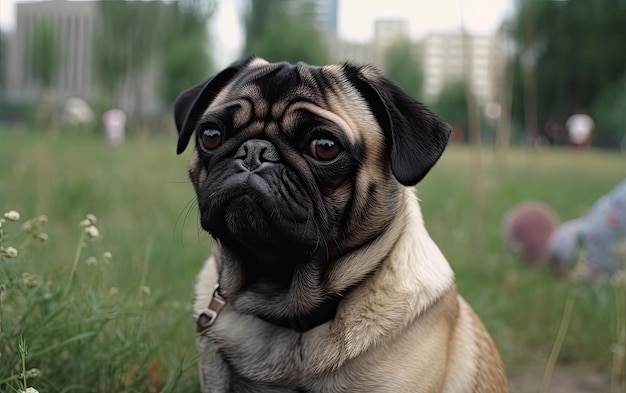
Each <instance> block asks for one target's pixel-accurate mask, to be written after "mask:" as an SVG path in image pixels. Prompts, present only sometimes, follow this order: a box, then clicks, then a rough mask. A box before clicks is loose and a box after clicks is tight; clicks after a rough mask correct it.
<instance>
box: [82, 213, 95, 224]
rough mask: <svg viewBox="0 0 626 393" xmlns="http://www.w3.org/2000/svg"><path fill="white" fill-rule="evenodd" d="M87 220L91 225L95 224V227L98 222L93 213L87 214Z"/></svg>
mask: <svg viewBox="0 0 626 393" xmlns="http://www.w3.org/2000/svg"><path fill="white" fill-rule="evenodd" d="M85 218H86V219H87V220H89V221H91V223H92V224H94V225H95V224H96V223H97V222H98V219H97V218H96V216H94V215H93V214H91V213H89V214H87V216H86V217H85Z"/></svg>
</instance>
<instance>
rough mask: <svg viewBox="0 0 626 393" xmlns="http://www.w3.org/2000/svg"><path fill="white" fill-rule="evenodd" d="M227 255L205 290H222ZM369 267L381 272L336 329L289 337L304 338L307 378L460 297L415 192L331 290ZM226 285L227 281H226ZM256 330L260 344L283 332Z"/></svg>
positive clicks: (350, 259) (342, 264) (343, 309)
mask: <svg viewBox="0 0 626 393" xmlns="http://www.w3.org/2000/svg"><path fill="white" fill-rule="evenodd" d="M223 251H224V250H221V249H220V248H219V247H217V248H215V249H214V255H213V256H214V258H215V265H213V264H212V263H211V264H210V265H211V266H212V268H210V269H209V270H207V269H205V272H203V275H202V276H201V279H200V281H199V283H198V285H200V286H201V287H204V286H207V283H208V284H209V285H214V284H215V280H216V279H217V277H216V276H217V273H218V271H219V270H220V269H219V264H221V263H222V262H223V261H222V258H223V256H222V254H221V253H222V252H223ZM369 264H371V265H372V266H374V265H376V269H375V270H374V271H373V273H371V274H369V275H367V276H366V277H362V276H361V280H362V282H360V283H359V285H358V286H356V287H355V288H353V289H352V290H350V291H349V292H348V293H347V294H346V295H345V297H343V298H342V299H341V302H340V304H339V306H338V308H337V312H336V315H335V317H334V318H333V319H332V320H331V321H330V322H328V323H324V324H322V325H320V326H318V327H316V328H314V329H311V330H309V331H307V332H304V333H298V332H295V331H293V330H290V329H284V330H283V331H282V333H281V334H284V335H286V337H287V336H289V337H291V335H299V337H301V338H300V339H298V342H300V343H301V344H299V345H301V350H300V351H299V352H298V353H299V354H301V355H299V357H298V359H297V364H294V366H295V367H297V366H298V364H299V365H301V366H302V370H301V372H302V373H305V374H317V373H323V372H327V371H330V370H332V369H335V368H337V367H339V366H341V365H342V364H343V363H345V362H346V361H348V360H350V359H353V358H355V357H356V356H358V355H359V354H361V353H363V352H364V351H366V350H367V349H368V348H370V347H372V346H373V345H375V344H376V343H377V342H380V341H382V340H390V339H393V338H394V337H395V336H397V335H399V334H400V333H401V332H403V331H404V330H405V329H406V328H407V326H408V325H409V324H410V323H411V322H413V320H415V319H416V318H418V317H419V316H420V315H423V314H424V313H425V312H426V311H427V310H428V309H429V308H430V307H431V306H432V305H433V304H434V303H435V302H437V300H439V299H441V298H442V297H444V296H446V295H447V294H450V291H453V290H454V275H453V272H452V269H451V268H450V266H449V264H448V262H447V261H446V259H445V258H444V256H443V255H442V253H441V251H440V250H439V248H438V247H437V246H436V245H435V243H434V242H433V240H432V239H431V238H430V236H429V235H428V233H427V231H426V229H425V227H424V224H423V220H422V215H421V211H420V207H419V204H418V202H417V198H416V196H415V194H414V193H413V190H412V189H406V190H404V191H403V195H402V201H401V203H400V208H399V211H398V214H396V215H395V219H394V220H393V222H392V223H391V225H390V226H389V228H387V230H386V231H385V233H384V234H383V235H382V236H381V237H380V238H378V239H376V240H375V241H374V242H372V243H371V244H370V245H368V246H367V247H363V248H361V249H359V250H357V251H355V252H353V253H352V254H350V255H348V256H345V257H344V258H342V259H341V260H339V261H337V263H336V264H335V266H334V268H333V269H332V271H331V272H330V273H329V280H328V281H329V282H328V285H329V288H333V289H334V290H341V288H343V287H344V286H345V285H351V284H353V280H346V277H352V278H354V277H356V276H358V274H359V272H365V271H367V272H371V268H372V266H368V265H369ZM215 268H217V269H216V270H214V269H215ZM211 277H213V278H211ZM222 280H224V277H221V278H220V281H222ZM199 292H202V289H199ZM381 299H384V301H381ZM196 300H197V302H199V303H198V305H199V306H200V307H206V304H208V303H207V302H208V300H209V299H208V297H204V298H203V297H201V298H199V299H196ZM232 306H233V303H231V304H230V307H231V311H230V312H234V313H237V314H241V312H240V311H239V310H238V309H237V308H236V307H234V308H232ZM242 317H244V315H242ZM254 329H255V334H257V335H259V337H263V336H264V335H266V334H267V335H268V336H272V335H275V334H276V333H277V332H276V330H275V329H276V326H275V325H272V324H269V323H266V324H255V325H254ZM319 348H324V349H323V350H319ZM259 356H260V357H261V358H264V357H263V356H262V355H261V354H259ZM266 360H267V361H268V362H269V363H268V364H264V365H263V366H264V367H266V368H268V369H271V368H272V367H273V365H272V364H270V363H271V361H269V359H266ZM294 362H295V360H294ZM276 367H278V365H276Z"/></svg>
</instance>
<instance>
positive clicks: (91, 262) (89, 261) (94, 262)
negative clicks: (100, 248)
mask: <svg viewBox="0 0 626 393" xmlns="http://www.w3.org/2000/svg"><path fill="white" fill-rule="evenodd" d="M85 263H86V264H87V266H94V265H97V264H98V260H97V259H96V257H89V258H87V260H86V261H85Z"/></svg>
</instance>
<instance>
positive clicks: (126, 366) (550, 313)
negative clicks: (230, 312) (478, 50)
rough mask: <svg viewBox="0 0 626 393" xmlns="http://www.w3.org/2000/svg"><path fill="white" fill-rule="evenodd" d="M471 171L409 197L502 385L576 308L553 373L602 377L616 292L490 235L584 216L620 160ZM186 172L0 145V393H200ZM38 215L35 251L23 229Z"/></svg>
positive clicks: (580, 158)
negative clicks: (0, 248)
mask: <svg viewBox="0 0 626 393" xmlns="http://www.w3.org/2000/svg"><path fill="white" fill-rule="evenodd" d="M475 157H476V155H475V153H474V152H473V151H471V150H468V149H464V148H458V147H452V148H450V149H449V150H448V152H446V154H444V157H443V158H442V160H441V161H440V163H439V164H438V165H437V166H436V167H435V168H434V169H433V171H432V172H431V173H430V174H429V176H427V178H426V179H425V180H424V181H423V182H422V183H421V184H420V185H419V186H418V190H419V198H420V199H421V201H422V208H423V211H424V216H425V220H426V225H427V227H428V229H429V231H430V233H431V235H432V236H433V238H434V239H435V241H436V242H437V243H438V244H439V245H440V247H441V248H442V250H443V252H444V254H446V256H447V257H448V259H449V260H450V262H451V264H452V266H453V268H454V269H455V271H456V275H457V281H458V287H459V289H460V291H461V292H462V293H463V295H464V296H465V297H466V298H467V300H468V301H469V302H470V303H471V304H472V305H473V306H474V307H475V309H476V311H477V312H478V314H479V315H480V316H481V317H482V319H483V321H484V323H485V325H486V326H487V328H488V329H489V331H490V332H491V333H492V334H493V337H494V339H495V341H496V343H497V344H498V346H499V348H500V350H501V352H502V355H503V358H504V360H505V363H506V366H507V368H508V370H509V372H510V373H515V372H516V371H517V370H519V369H521V368H523V367H525V366H527V365H536V364H545V362H546V360H547V358H548V355H549V353H550V351H551V349H552V345H553V342H554V340H555V336H556V333H557V330H558V328H559V325H560V321H561V317H562V314H563V308H564V305H565V302H566V299H567V298H568V296H570V294H573V295H572V296H574V299H575V307H574V309H573V313H572V318H571V323H570V326H569V329H568V332H567V336H566V338H565V341H564V344H563V348H562V351H561V353H560V357H559V361H560V362H566V363H575V364H585V365H586V366H591V367H594V368H596V369H598V370H602V371H605V372H606V373H607V375H608V372H609V369H610V367H611V364H612V352H611V348H612V347H611V346H612V344H614V343H615V341H616V324H617V323H618V321H617V312H616V308H617V307H618V305H619V298H618V297H617V292H616V288H615V287H613V286H611V285H608V284H606V283H599V282H594V283H583V284H574V283H571V282H568V281H566V280H561V279H556V278H555V277H553V276H552V275H550V274H549V273H548V272H546V271H542V270H538V269H530V268H527V267H525V266H522V265H521V264H520V263H519V261H516V260H515V259H514V258H512V257H511V256H510V255H509V254H508V253H507V252H505V250H503V248H502V246H501V242H500V237H499V231H500V220H501V218H502V215H503V214H504V212H505V211H506V209H508V208H509V207H511V206H512V205H513V204H515V203H518V202H520V201H522V200H526V199H539V200H543V201H545V202H547V203H550V204H551V205H552V206H554V207H555V209H556V210H557V212H558V213H559V214H560V215H561V218H563V219H569V218H575V217H578V216H580V215H581V214H583V213H584V212H585V210H586V209H587V208H589V206H590V205H591V204H592V203H593V202H594V201H595V200H596V199H597V198H598V197H600V196H601V195H603V194H604V193H606V192H607V191H608V190H609V189H610V188H611V187H612V186H614V185H615V184H617V182H619V181H620V180H621V179H623V178H624V176H626V159H625V158H624V157H623V156H619V155H617V154H614V153H608V152H602V151H591V152H587V153H584V154H574V153H573V152H570V151H566V150H562V151H560V150H553V151H545V152H531V151H523V150H520V151H516V150H514V151H512V152H511V153H510V154H509V155H508V156H507V157H506V161H504V162H502V161H498V160H496V157H495V156H494V154H493V152H492V151H490V150H487V149H484V150H483V151H482V154H481V157H480V159H481V161H480V165H479V166H476V165H475V163H476V161H475ZM186 161H187V159H186V157H184V156H176V155H175V136H174V135H171V136H169V137H160V138H153V139H141V138H137V139H133V140H130V141H129V142H128V143H126V144H124V145H122V146H118V147H110V146H107V145H106V144H105V142H104V140H102V139H100V138H97V137H94V136H89V135H45V134H41V133H35V132H33V133H21V134H16V133H8V132H7V133H2V132H0V215H1V214H2V213H3V212H5V211H8V210H11V209H15V210H17V211H19V212H20V214H21V216H22V218H21V219H20V221H18V222H8V221H7V222H5V223H3V228H2V229H3V230H4V237H3V238H2V240H1V242H2V245H5V246H14V247H16V248H17V249H18V251H19V255H18V256H17V257H16V258H12V259H0V285H1V286H0V289H1V290H2V291H3V295H2V297H1V300H0V329H1V331H0V392H4V391H7V392H12V391H14V390H15V389H23V388H25V386H23V384H24V381H23V376H22V375H21V374H22V373H23V371H24V368H25V369H26V370H31V369H37V370H38V372H37V374H38V375H39V376H37V377H31V378H30V379H28V380H27V381H26V383H27V385H28V386H33V387H35V388H37V389H38V390H39V392H42V393H43V392H62V391H66V392H70V391H71V392H126V391H127V392H149V391H160V390H165V391H197V390H198V384H197V377H196V371H195V370H196V368H195V364H194V362H195V359H196V354H195V348H194V344H195V332H194V322H193V321H192V319H191V316H190V315H191V307H190V304H191V299H192V286H193V282H194V278H195V274H196V273H197V272H198V270H199V269H200V266H201V264H202V261H203V259H204V258H205V257H206V255H207V254H208V252H209V247H210V246H209V244H210V242H209V239H208V235H206V234H205V233H203V232H202V231H200V230H199V229H198V228H199V226H198V216H197V212H196V210H197V207H196V205H195V201H194V194H193V190H192V187H191V185H190V184H189V182H188V180H187V175H186V166H187V162H186ZM87 214H93V215H95V216H96V217H97V223H96V224H95V225H96V227H97V228H98V230H99V236H98V237H97V238H94V239H91V238H89V237H88V236H86V235H85V232H84V227H81V226H80V223H81V221H82V220H83V219H84V218H85V216H86V215H87ZM40 215H46V217H47V222H46V223H45V224H42V225H41V228H40V229H39V232H44V233H46V234H47V235H48V240H47V241H45V242H41V241H39V240H37V239H35V238H34V237H33V235H32V233H26V232H25V231H24V230H23V229H22V225H23V224H24V222H25V221H26V220H28V219H30V218H33V217H39V216H40ZM27 239H31V240H27ZM25 242H26V244H24V243H25ZM82 243H84V247H83V245H82ZM105 252H109V253H110V254H111V258H110V260H108V258H103V255H104V254H105ZM77 254H78V258H77V264H76V269H75V271H73V266H74V261H75V259H76V258H75V256H76V255H77ZM107 255H108V254H107ZM92 257H93V258H92ZM24 274H27V275H24ZM70 277H71V283H70V284H69V285H68V282H70ZM66 288H68V289H67V293H65V292H66ZM21 340H23V343H24V344H25V347H26V352H27V353H26V354H24V352H23V351H20V346H19V343H20V341H21ZM22 360H24V365H22ZM29 375H30V374H29ZM539 378H540V376H539Z"/></svg>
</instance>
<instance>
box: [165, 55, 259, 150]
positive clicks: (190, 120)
mask: <svg viewBox="0 0 626 393" xmlns="http://www.w3.org/2000/svg"><path fill="white" fill-rule="evenodd" d="M252 60H254V57H249V58H247V59H245V60H241V61H238V62H235V63H233V64H231V65H230V66H228V67H227V68H226V69H224V70H222V71H221V72H219V73H218V74H216V75H214V76H212V77H210V78H209V79H207V80H205V81H204V82H202V83H200V84H198V85H196V86H193V87H190V88H189V89H187V90H185V91H183V92H182V93H180V95H179V96H178V98H176V101H175V102H174V122H175V123H176V128H177V129H178V146H177V149H176V153H177V154H180V153H182V152H183V151H185V149H186V148H187V145H188V144H189V140H190V139H191V135H193V131H194V129H195V127H196V123H197V122H198V120H199V119H200V117H201V116H202V113H203V112H204V111H205V110H206V108H207V107H208V106H209V105H210V104H211V101H213V99H214V98H215V97H216V96H217V95H218V93H219V92H220V91H221V90H222V89H223V88H224V87H225V86H226V85H227V84H228V82H230V81H231V80H232V79H233V77H234V76H235V75H236V74H237V73H239V72H240V71H241V70H242V69H244V68H245V67H246V66H247V65H248V64H249V63H250V62H251V61H252Z"/></svg>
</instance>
